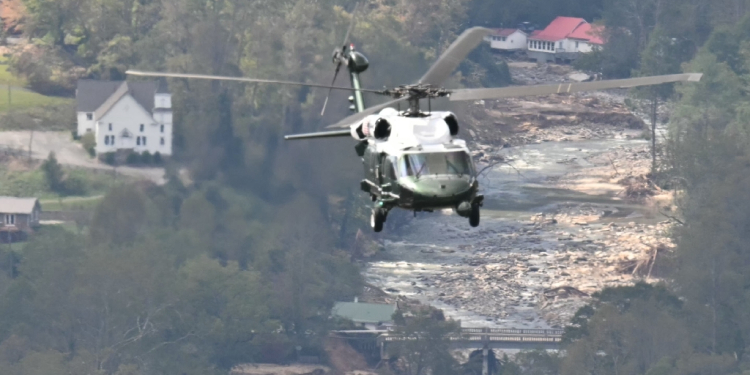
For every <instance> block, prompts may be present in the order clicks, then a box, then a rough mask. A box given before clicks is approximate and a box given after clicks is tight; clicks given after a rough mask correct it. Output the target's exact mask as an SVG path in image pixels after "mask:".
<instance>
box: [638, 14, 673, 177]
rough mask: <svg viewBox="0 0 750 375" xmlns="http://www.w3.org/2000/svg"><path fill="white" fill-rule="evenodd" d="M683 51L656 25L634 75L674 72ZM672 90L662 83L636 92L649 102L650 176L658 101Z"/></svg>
mask: <svg viewBox="0 0 750 375" xmlns="http://www.w3.org/2000/svg"><path fill="white" fill-rule="evenodd" d="M684 55H685V52H684V51H680V44H679V42H678V41H677V40H676V39H674V38H670V37H668V36H667V35H666V34H665V33H664V31H663V30H662V29H661V28H659V27H657V28H656V29H655V30H654V31H653V32H652V33H651V35H650V37H649V40H648V44H647V45H646V48H645V49H644V51H643V52H642V53H641V63H640V68H639V70H638V71H637V72H636V74H635V75H638V76H655V75H665V74H676V73H678V72H679V69H680V63H681V62H682V60H683V58H684ZM673 92H674V85H673V84H663V85H657V86H649V87H645V88H639V89H637V90H636V94H637V95H638V96H639V97H641V98H644V99H647V100H649V101H650V102H651V104H650V111H649V112H650V115H651V176H652V177H655V176H656V124H657V122H658V108H659V102H660V101H666V100H667V99H669V97H670V96H672V94H673Z"/></svg>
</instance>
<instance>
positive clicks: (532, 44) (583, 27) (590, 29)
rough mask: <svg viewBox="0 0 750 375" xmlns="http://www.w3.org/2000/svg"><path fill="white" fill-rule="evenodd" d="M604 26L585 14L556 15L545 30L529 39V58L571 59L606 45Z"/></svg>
mask: <svg viewBox="0 0 750 375" xmlns="http://www.w3.org/2000/svg"><path fill="white" fill-rule="evenodd" d="M603 32H604V27H603V26H597V25H592V24H590V23H588V22H586V20H584V19H583V18H573V17H557V18H555V20H554V21H552V23H550V24H549V25H548V26H547V27H546V28H545V29H544V30H541V31H535V32H534V33H532V34H531V35H530V36H529V37H528V40H527V42H526V43H527V50H528V52H527V53H528V56H529V58H532V59H535V60H537V61H541V62H547V61H571V60H575V59H576V57H577V56H578V55H579V54H580V53H587V52H591V51H593V50H594V49H597V48H601V46H603V45H604V39H603Z"/></svg>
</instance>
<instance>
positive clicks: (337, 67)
mask: <svg viewBox="0 0 750 375" xmlns="http://www.w3.org/2000/svg"><path fill="white" fill-rule="evenodd" d="M339 70H341V61H339V63H338V64H336V71H334V72H333V80H332V81H331V87H329V88H328V94H326V100H325V101H324V102H323V109H322V110H321V111H320V115H321V116H323V115H324V114H325V113H326V106H328V98H329V97H330V96H331V91H333V88H332V87H333V84H334V83H336V77H337V76H338V75H339Z"/></svg>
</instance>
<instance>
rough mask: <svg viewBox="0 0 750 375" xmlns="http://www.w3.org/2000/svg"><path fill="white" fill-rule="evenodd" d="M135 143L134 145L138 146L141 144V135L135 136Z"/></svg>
mask: <svg viewBox="0 0 750 375" xmlns="http://www.w3.org/2000/svg"><path fill="white" fill-rule="evenodd" d="M135 144H136V146H140V145H141V137H135Z"/></svg>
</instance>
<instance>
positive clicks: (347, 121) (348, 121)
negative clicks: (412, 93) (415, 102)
mask: <svg viewBox="0 0 750 375" xmlns="http://www.w3.org/2000/svg"><path fill="white" fill-rule="evenodd" d="M408 99H409V97H403V98H398V99H394V100H391V101H388V102H385V103H383V104H379V105H376V106H373V107H370V108H367V109H365V110H364V111H362V112H357V113H355V114H353V115H351V116H349V117H346V118H344V119H343V120H341V121H339V122H337V123H335V124H333V125H329V126H326V129H335V128H348V127H350V126H351V125H352V124H355V123H356V122H357V121H361V120H362V119H364V118H365V117H367V116H369V115H371V114H373V113H375V112H377V111H380V110H381V109H383V108H386V107H390V106H392V105H395V104H397V103H399V102H403V101H406V100H408Z"/></svg>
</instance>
